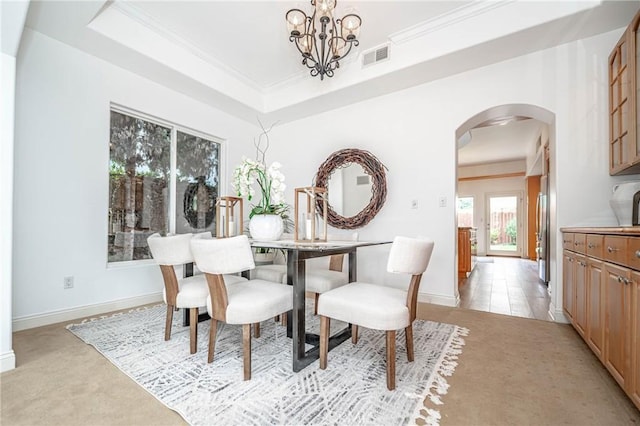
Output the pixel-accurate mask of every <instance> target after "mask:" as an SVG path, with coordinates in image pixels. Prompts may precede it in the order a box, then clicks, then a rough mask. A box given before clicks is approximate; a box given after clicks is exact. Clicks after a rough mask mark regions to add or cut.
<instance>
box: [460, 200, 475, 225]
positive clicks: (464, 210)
mask: <svg viewBox="0 0 640 426" xmlns="http://www.w3.org/2000/svg"><path fill="white" fill-rule="evenodd" d="M456 206H457V211H456V214H457V215H458V226H468V227H473V197H460V198H458V200H457V203H456Z"/></svg>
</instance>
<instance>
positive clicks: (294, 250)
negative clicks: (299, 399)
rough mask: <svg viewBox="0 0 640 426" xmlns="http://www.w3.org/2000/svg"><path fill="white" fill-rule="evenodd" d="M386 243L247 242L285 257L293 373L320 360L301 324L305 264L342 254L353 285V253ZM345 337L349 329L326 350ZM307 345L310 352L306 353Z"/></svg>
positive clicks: (313, 339) (312, 337) (316, 347)
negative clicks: (290, 301) (290, 297)
mask: <svg viewBox="0 0 640 426" xmlns="http://www.w3.org/2000/svg"><path fill="white" fill-rule="evenodd" d="M390 243H391V241H328V242H295V241H293V240H281V241H251V246H252V247H254V248H271V249H278V250H282V251H283V252H285V253H286V258H287V283H288V284H289V285H291V286H293V310H292V311H290V312H288V313H287V336H288V337H290V338H291V339H292V340H293V371H295V372H298V371H300V370H302V369H303V368H305V367H306V366H308V365H309V364H311V363H312V362H314V361H315V360H317V359H318V358H319V357H320V338H319V336H318V335H317V334H314V333H309V332H307V328H306V324H305V305H306V303H305V293H306V285H305V273H306V260H307V259H312V258H315V257H323V256H332V255H339V254H346V255H348V259H349V282H353V281H356V279H357V270H358V265H357V256H356V255H357V249H358V248H361V247H367V246H376V245H382V244H390ZM243 275H244V276H245V277H248V276H249V271H245V272H243ZM349 337H351V325H349V326H348V327H346V328H345V329H344V330H342V331H340V332H339V333H337V334H335V335H333V336H331V337H330V339H329V350H331V349H333V348H335V347H336V346H338V345H339V344H340V343H342V342H344V341H345V340H347V339H348V338H349ZM307 344H308V345H311V346H312V348H311V349H308V350H307V349H306V345H307Z"/></svg>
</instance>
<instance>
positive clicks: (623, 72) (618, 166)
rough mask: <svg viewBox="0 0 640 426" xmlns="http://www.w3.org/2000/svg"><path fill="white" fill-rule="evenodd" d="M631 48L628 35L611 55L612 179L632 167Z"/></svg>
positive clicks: (610, 151)
mask: <svg viewBox="0 0 640 426" xmlns="http://www.w3.org/2000/svg"><path fill="white" fill-rule="evenodd" d="M627 48H628V44H627V33H626V32H625V34H623V35H622V38H621V39H620V40H619V41H618V44H616V47H615V48H614V49H613V51H612V52H611V55H609V144H610V145H609V173H610V174H612V175H615V174H618V173H620V172H622V171H624V170H625V169H626V168H627V167H628V166H629V164H630V163H631V158H630V152H629V151H630V149H629V146H630V140H629V125H628V123H629V118H630V117H629V109H630V108H629V105H630V102H629V94H630V87H629V86H630V78H629V67H628V66H627V60H628V52H627Z"/></svg>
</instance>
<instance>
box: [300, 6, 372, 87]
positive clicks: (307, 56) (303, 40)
mask: <svg viewBox="0 0 640 426" xmlns="http://www.w3.org/2000/svg"><path fill="white" fill-rule="evenodd" d="M316 1H320V0H315V1H314V0H311V5H312V6H314V10H313V13H312V15H311V16H306V25H305V32H304V34H300V32H299V30H298V29H295V28H297V27H295V26H294V27H293V28H294V29H295V31H294V30H291V35H290V37H289V41H290V42H293V43H294V44H295V46H296V49H297V50H298V52H300V54H301V55H302V64H303V65H305V66H306V67H307V68H308V69H309V70H310V71H309V72H310V74H311V76H312V77H317V76H318V75H319V76H320V80H323V79H324V76H325V75H326V76H327V77H333V75H334V71H335V69H336V68H340V62H339V61H340V59H342V58H344V57H346V56H347V55H348V54H349V53H350V52H351V49H352V48H353V46H358V45H359V41H358V40H357V39H356V38H355V34H353V33H349V35H348V37H347V38H344V37H343V36H342V35H343V34H342V30H343V28H342V26H341V22H342V19H340V18H338V19H337V20H336V19H335V17H334V16H333V10H329V11H328V13H327V11H326V10H325V11H324V12H323V16H320V17H319V18H318V19H317V20H316V16H317V14H318V9H316V8H315V2H316ZM293 10H295V11H296V12H297V11H299V9H292V10H290V11H289V12H291V11H293ZM294 14H295V12H294ZM299 14H302V15H303V16H304V12H302V11H299ZM299 14H297V15H298V16H299ZM349 16H351V15H349ZM360 22H361V21H359V22H358V25H359V24H360ZM294 25H295V23H294ZM317 25H319V26H320V28H317V27H316V26H317ZM318 31H319V32H318ZM347 44H348V47H347ZM341 51H344V53H343V54H340V52H341Z"/></svg>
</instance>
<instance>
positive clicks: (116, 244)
mask: <svg viewBox="0 0 640 426" xmlns="http://www.w3.org/2000/svg"><path fill="white" fill-rule="evenodd" d="M170 149H171V130H170V129H169V128H167V127H163V126H161V125H159V124H155V123H152V122H149V121H146V120H142V119H140V118H136V117H131V116H129V115H126V114H122V113H119V112H116V111H111V135H110V144H109V236H108V260H109V262H121V261H128V260H140V259H150V258H151V254H150V252H149V247H148V246H147V237H148V236H149V235H151V234H153V233H154V232H160V233H161V234H163V235H164V234H166V233H167V231H168V223H169V215H168V213H169V212H168V207H169V204H168V197H169V194H168V189H169V176H170V175H169V172H170V162H169V161H170Z"/></svg>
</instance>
